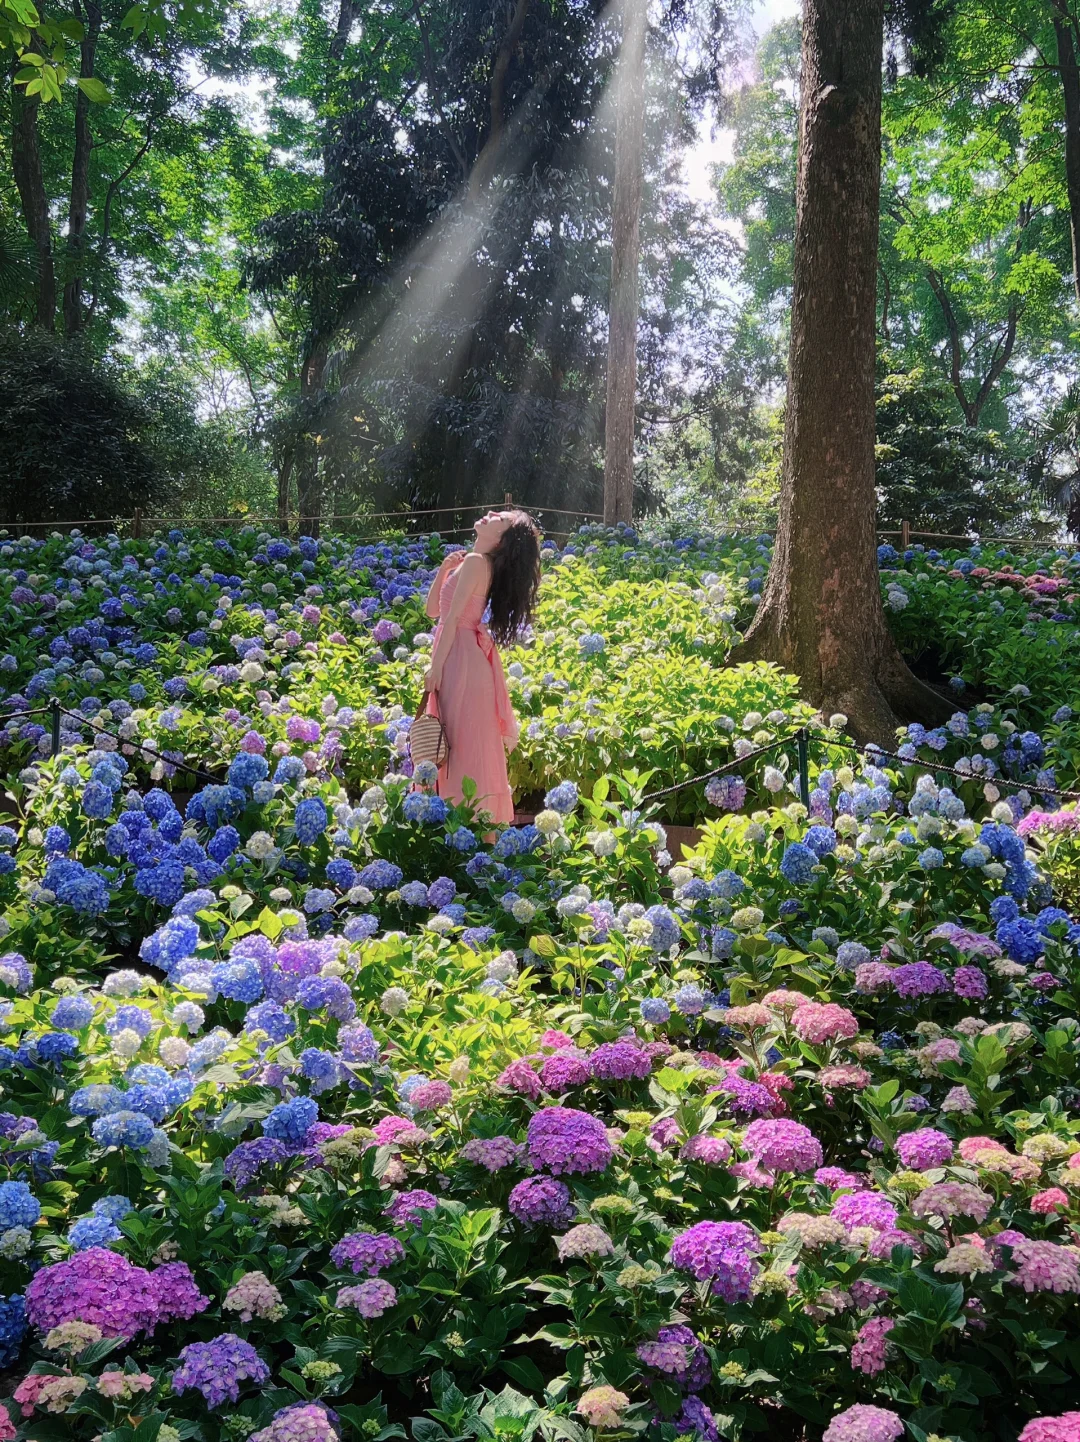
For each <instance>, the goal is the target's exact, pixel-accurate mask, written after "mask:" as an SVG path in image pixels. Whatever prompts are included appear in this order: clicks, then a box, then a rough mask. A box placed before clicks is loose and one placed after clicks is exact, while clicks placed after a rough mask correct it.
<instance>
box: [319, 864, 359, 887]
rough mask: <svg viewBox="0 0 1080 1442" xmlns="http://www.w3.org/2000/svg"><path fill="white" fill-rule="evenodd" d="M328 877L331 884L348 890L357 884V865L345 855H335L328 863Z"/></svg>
mask: <svg viewBox="0 0 1080 1442" xmlns="http://www.w3.org/2000/svg"><path fill="white" fill-rule="evenodd" d="M326 879H327V881H329V883H330V885H331V886H336V887H338V888H339V889H340V890H341V891H348V890H350V889H351V888H352V887H353V886H355V885H356V867H355V866H354V865H353V864H352V862H351V861H346V859H345V858H344V857H343V856H335V857H334V859H333V860H332V861H328V862H327V863H326Z"/></svg>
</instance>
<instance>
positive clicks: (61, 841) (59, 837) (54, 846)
mask: <svg viewBox="0 0 1080 1442" xmlns="http://www.w3.org/2000/svg"><path fill="white" fill-rule="evenodd" d="M45 850H46V851H70V850H71V837H70V836H69V834H68V833H67V832H66V831H65V830H64V828H63V827H62V826H50V827H49V828H48V830H47V831H46V832H45Z"/></svg>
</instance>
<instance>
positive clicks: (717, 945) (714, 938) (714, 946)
mask: <svg viewBox="0 0 1080 1442" xmlns="http://www.w3.org/2000/svg"><path fill="white" fill-rule="evenodd" d="M738 939H739V938H738V936H737V935H736V933H735V932H734V931H732V930H731V929H730V927H727V926H714V927H713V929H712V932H711V933H710V937H709V949H710V951H711V952H712V954H713V956H714V957H715V958H716V960H717V961H726V960H727V959H728V958H729V957H730V956H731V955H732V953H733V952H734V950H735V943H736V942H737V941H738Z"/></svg>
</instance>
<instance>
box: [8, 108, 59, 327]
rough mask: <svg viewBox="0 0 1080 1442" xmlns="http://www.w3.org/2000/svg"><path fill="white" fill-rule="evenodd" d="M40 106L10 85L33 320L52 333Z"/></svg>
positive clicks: (53, 273) (15, 168)
mask: <svg viewBox="0 0 1080 1442" xmlns="http://www.w3.org/2000/svg"><path fill="white" fill-rule="evenodd" d="M39 106H40V100H39V98H38V96H36V95H25V94H24V93H23V91H22V89H21V88H20V87H19V86H12V88H11V112H12V131H11V169H12V174H13V175H14V177H15V184H16V186H17V188H18V191H19V199H20V200H21V202H22V211H23V219H24V221H25V222H26V233H27V235H28V236H29V237H30V243H31V244H32V245H33V247H34V249H35V251H36V252H37V286H36V298H35V307H34V321H35V323H36V324H37V325H39V326H40V327H41V328H42V330H52V329H53V327H54V325H55V323H56V269H55V265H54V263H53V249H52V222H51V221H50V219H49V197H48V195H47V193H46V190H45V179H44V176H43V174H42V169H41V148H40V146H39V145H38V108H39Z"/></svg>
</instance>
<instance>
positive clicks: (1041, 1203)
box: [1031, 1187, 1069, 1217]
mask: <svg viewBox="0 0 1080 1442" xmlns="http://www.w3.org/2000/svg"><path fill="white" fill-rule="evenodd" d="M1031 1210H1032V1211H1033V1212H1037V1213H1039V1214H1040V1215H1041V1216H1044V1217H1045V1216H1048V1215H1049V1214H1050V1213H1051V1212H1058V1211H1061V1212H1067V1211H1068V1210H1069V1194H1068V1192H1063V1191H1062V1190H1061V1188H1060V1187H1047V1189H1046V1191H1044V1192H1036V1193H1035V1195H1034V1196H1033V1197H1032V1199H1031Z"/></svg>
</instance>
